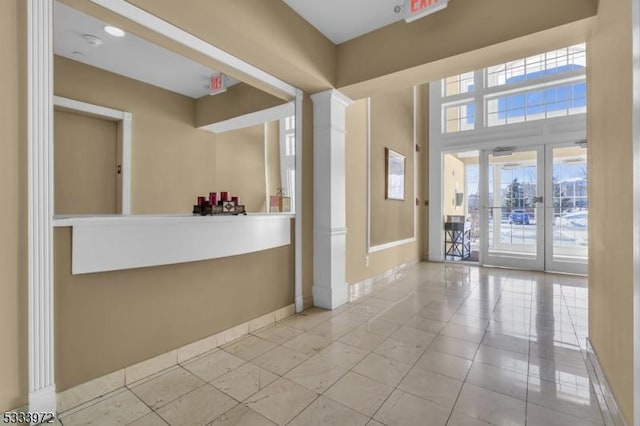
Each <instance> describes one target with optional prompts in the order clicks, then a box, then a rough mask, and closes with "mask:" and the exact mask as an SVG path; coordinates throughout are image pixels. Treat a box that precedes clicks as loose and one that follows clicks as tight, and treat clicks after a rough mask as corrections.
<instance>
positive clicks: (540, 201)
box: [533, 196, 544, 203]
mask: <svg viewBox="0 0 640 426" xmlns="http://www.w3.org/2000/svg"><path fill="white" fill-rule="evenodd" d="M533 202H534V203H544V197H542V196H540V197H533Z"/></svg>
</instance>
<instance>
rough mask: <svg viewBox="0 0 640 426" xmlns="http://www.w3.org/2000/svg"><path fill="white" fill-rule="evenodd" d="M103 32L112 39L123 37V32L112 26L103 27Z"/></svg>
mask: <svg viewBox="0 0 640 426" xmlns="http://www.w3.org/2000/svg"><path fill="white" fill-rule="evenodd" d="M104 31H105V32H106V33H107V34H109V35H112V36H114V37H124V31H123V30H121V29H120V28H118V27H114V26H113V25H107V26H106V27H104Z"/></svg>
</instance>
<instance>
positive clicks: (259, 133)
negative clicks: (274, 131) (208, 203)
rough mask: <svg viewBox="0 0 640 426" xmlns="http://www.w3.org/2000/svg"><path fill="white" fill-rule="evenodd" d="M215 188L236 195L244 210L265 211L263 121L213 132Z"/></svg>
mask: <svg viewBox="0 0 640 426" xmlns="http://www.w3.org/2000/svg"><path fill="white" fill-rule="evenodd" d="M215 144H216V164H215V177H216V186H215V188H216V191H228V192H229V197H231V196H238V197H240V204H243V205H244V206H245V209H246V210H247V211H248V212H266V211H267V205H266V185H267V183H266V170H265V125H264V124H258V125H256V126H251V127H247V128H244V129H238V130H233V131H230V132H225V133H219V134H217V135H216V142H215Z"/></svg>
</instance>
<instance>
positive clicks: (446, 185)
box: [442, 154, 467, 220]
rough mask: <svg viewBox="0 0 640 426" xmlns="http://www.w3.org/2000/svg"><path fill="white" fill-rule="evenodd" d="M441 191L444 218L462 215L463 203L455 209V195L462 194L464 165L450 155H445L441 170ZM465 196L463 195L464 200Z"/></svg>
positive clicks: (463, 190)
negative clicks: (442, 194)
mask: <svg viewBox="0 0 640 426" xmlns="http://www.w3.org/2000/svg"><path fill="white" fill-rule="evenodd" d="M442 176H443V179H442V191H443V193H444V198H443V200H444V205H443V207H444V217H445V220H446V219H447V215H457V216H461V215H464V201H463V202H462V205H460V206H459V207H456V193H464V192H465V189H464V163H463V162H462V161H460V160H459V159H457V158H456V157H454V156H453V155H451V154H445V156H444V167H443V169H442ZM466 197H467V194H466V193H465V194H464V199H466Z"/></svg>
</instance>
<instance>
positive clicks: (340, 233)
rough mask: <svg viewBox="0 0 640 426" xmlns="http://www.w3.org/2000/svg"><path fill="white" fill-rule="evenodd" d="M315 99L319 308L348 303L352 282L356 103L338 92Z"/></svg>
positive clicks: (315, 237)
mask: <svg viewBox="0 0 640 426" xmlns="http://www.w3.org/2000/svg"><path fill="white" fill-rule="evenodd" d="M311 99H312V100H313V304H314V305H315V306H319V307H321V308H325V309H335V308H337V307H338V306H340V305H342V304H344V303H346V302H347V301H348V298H349V297H348V296H349V292H348V288H347V282H346V272H345V263H346V238H347V229H346V213H345V212H346V198H345V147H344V143H345V122H346V108H347V106H349V105H350V104H352V103H353V101H352V100H351V99H349V98H347V97H346V96H344V95H343V94H341V93H340V92H338V91H335V90H327V91H325V92H320V93H316V94H314V95H311Z"/></svg>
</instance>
